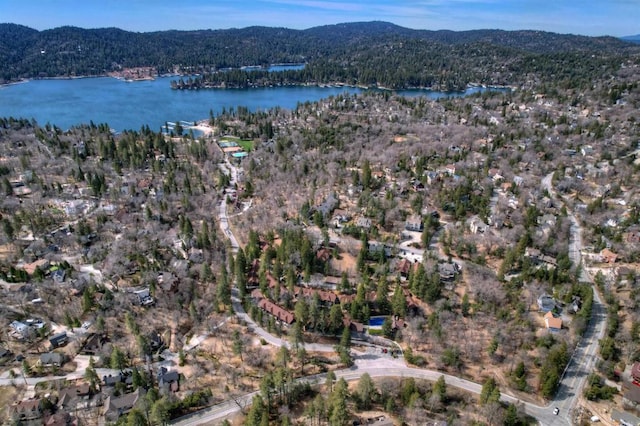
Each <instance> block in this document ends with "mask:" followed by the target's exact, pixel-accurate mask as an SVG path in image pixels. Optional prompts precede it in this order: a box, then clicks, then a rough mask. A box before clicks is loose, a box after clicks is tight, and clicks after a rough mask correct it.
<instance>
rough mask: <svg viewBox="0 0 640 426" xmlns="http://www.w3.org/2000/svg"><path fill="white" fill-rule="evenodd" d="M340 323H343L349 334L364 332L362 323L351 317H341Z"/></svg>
mask: <svg viewBox="0 0 640 426" xmlns="http://www.w3.org/2000/svg"><path fill="white" fill-rule="evenodd" d="M342 324H344V326H345V328H348V329H349V331H350V332H351V334H355V335H356V336H358V335H363V334H364V324H362V323H360V322H357V321H353V320H352V319H351V318H346V317H345V318H343V319H342Z"/></svg>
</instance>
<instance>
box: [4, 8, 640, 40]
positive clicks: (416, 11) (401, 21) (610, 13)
mask: <svg viewBox="0 0 640 426" xmlns="http://www.w3.org/2000/svg"><path fill="white" fill-rule="evenodd" d="M362 21H387V22H392V23H394V24H397V25H400V26H403V27H407V28H413V29H427V30H441V29H446V30H456V31H460V30H472V29H504V30H519V29H533V30H542V31H551V32H557V33H563V34H582V35H589V36H600V35H612V36H617V37H619V36H625V35H635V34H639V33H640V0H172V1H167V0H0V22H10V23H15V24H22V25H26V26H28V27H31V28H35V29H38V30H45V29H50V28H55V27H59V26H63V25H73V26H77V27H82V28H104V27H117V28H122V29H124V30H129V31H137V32H148V31H161V30H169V29H176V30H197V29H227V28H244V27H248V26H253V25H260V26H268V27H285V28H292V29H306V28H311V27H315V26H319V25H330V24H338V23H345V22H362Z"/></svg>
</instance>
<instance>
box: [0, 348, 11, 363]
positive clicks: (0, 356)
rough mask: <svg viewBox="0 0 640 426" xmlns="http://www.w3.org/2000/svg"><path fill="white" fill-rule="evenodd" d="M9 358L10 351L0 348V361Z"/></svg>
mask: <svg viewBox="0 0 640 426" xmlns="http://www.w3.org/2000/svg"><path fill="white" fill-rule="evenodd" d="M10 356H11V351H10V350H9V349H7V348H2V347H0V360H3V359H5V358H9V357H10Z"/></svg>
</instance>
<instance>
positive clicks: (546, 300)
mask: <svg viewBox="0 0 640 426" xmlns="http://www.w3.org/2000/svg"><path fill="white" fill-rule="evenodd" d="M537 302H538V309H539V310H540V311H541V312H549V311H553V310H554V309H555V307H556V301H555V299H554V298H553V297H551V296H549V295H548V294H546V293H543V294H541V295H540V296H539V297H538V301H537Z"/></svg>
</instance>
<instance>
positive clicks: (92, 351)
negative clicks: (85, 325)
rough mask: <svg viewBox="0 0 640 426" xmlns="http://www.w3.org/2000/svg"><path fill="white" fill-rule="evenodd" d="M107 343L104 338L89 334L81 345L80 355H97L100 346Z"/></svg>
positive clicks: (96, 334) (100, 335) (100, 348)
mask: <svg viewBox="0 0 640 426" xmlns="http://www.w3.org/2000/svg"><path fill="white" fill-rule="evenodd" d="M106 341H107V339H106V337H105V336H104V335H102V334H98V333H90V334H89V336H88V337H87V339H86V340H85V341H84V345H82V349H81V350H80V353H81V354H82V355H97V354H98V353H99V352H100V351H101V350H102V345H104V343H105V342H106Z"/></svg>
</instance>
